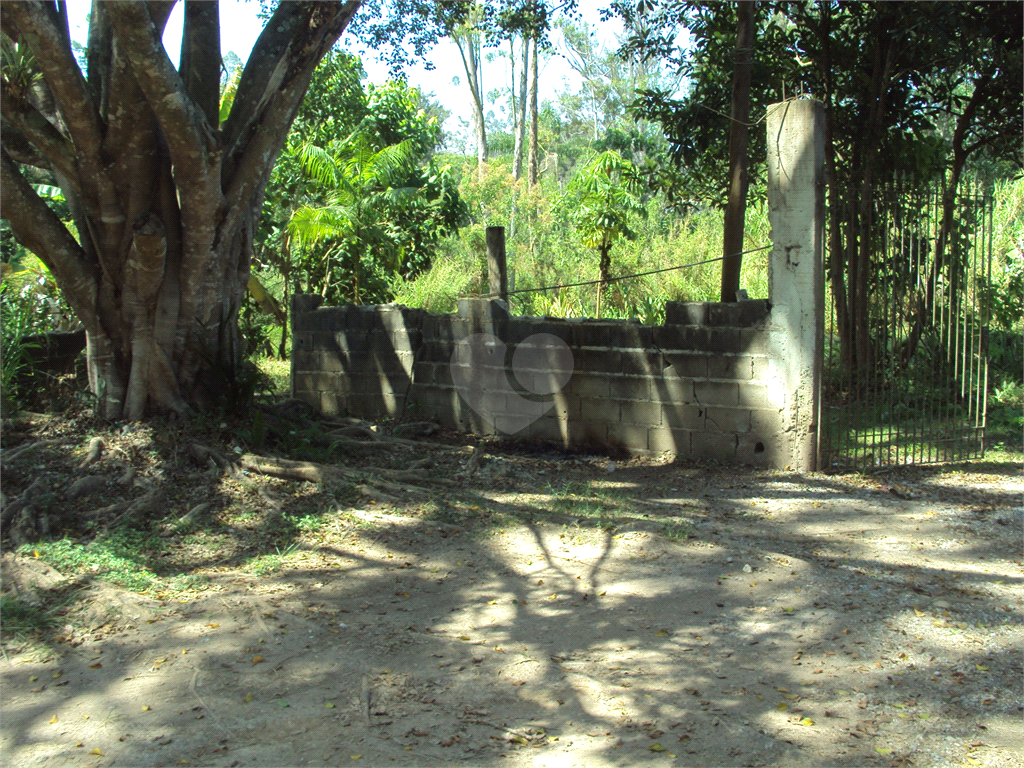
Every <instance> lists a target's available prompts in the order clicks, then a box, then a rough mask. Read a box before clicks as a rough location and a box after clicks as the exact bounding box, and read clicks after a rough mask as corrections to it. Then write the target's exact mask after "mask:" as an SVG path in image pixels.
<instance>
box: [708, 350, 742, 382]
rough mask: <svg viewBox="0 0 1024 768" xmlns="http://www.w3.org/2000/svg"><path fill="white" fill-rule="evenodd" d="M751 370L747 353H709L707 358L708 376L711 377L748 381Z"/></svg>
mask: <svg viewBox="0 0 1024 768" xmlns="http://www.w3.org/2000/svg"><path fill="white" fill-rule="evenodd" d="M752 371H753V362H752V358H751V357H750V356H749V355H711V356H710V357H709V358H708V378H711V379H739V380H741V381H749V380H750V376H751V373H752Z"/></svg>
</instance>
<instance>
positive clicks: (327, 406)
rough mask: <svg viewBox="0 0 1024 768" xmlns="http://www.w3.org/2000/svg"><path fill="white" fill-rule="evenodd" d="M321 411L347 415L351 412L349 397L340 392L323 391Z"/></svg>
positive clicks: (328, 413) (331, 414) (335, 414)
mask: <svg viewBox="0 0 1024 768" xmlns="http://www.w3.org/2000/svg"><path fill="white" fill-rule="evenodd" d="M320 412H321V413H324V414H327V415H328V416H347V415H348V412H349V398H348V397H347V396H346V395H342V394H340V393H338V392H321V393H320Z"/></svg>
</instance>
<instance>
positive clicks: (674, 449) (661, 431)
mask: <svg viewBox="0 0 1024 768" xmlns="http://www.w3.org/2000/svg"><path fill="white" fill-rule="evenodd" d="M647 450H648V451H650V452H651V453H672V454H675V456H676V457H677V458H685V457H688V456H689V455H690V431H689V430H686V429H667V428H665V427H651V428H650V429H648V430H647Z"/></svg>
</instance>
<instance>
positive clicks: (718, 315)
mask: <svg viewBox="0 0 1024 768" xmlns="http://www.w3.org/2000/svg"><path fill="white" fill-rule="evenodd" d="M739 324H740V308H739V305H738V304H736V303H735V302H729V303H721V302H716V303H714V304H709V305H708V325H713V326H717V327H720V328H726V327H728V328H737V327H739Z"/></svg>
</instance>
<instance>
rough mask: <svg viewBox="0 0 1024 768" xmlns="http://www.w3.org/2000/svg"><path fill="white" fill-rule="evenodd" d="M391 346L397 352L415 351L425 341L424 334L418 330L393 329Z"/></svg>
mask: <svg viewBox="0 0 1024 768" xmlns="http://www.w3.org/2000/svg"><path fill="white" fill-rule="evenodd" d="M390 339H391V348H392V349H394V350H395V351H396V352H415V351H416V350H417V349H419V347H420V345H421V344H422V343H423V334H422V333H421V332H420V331H419V330H418V329H416V330H412V331H392V332H391V334H390Z"/></svg>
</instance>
